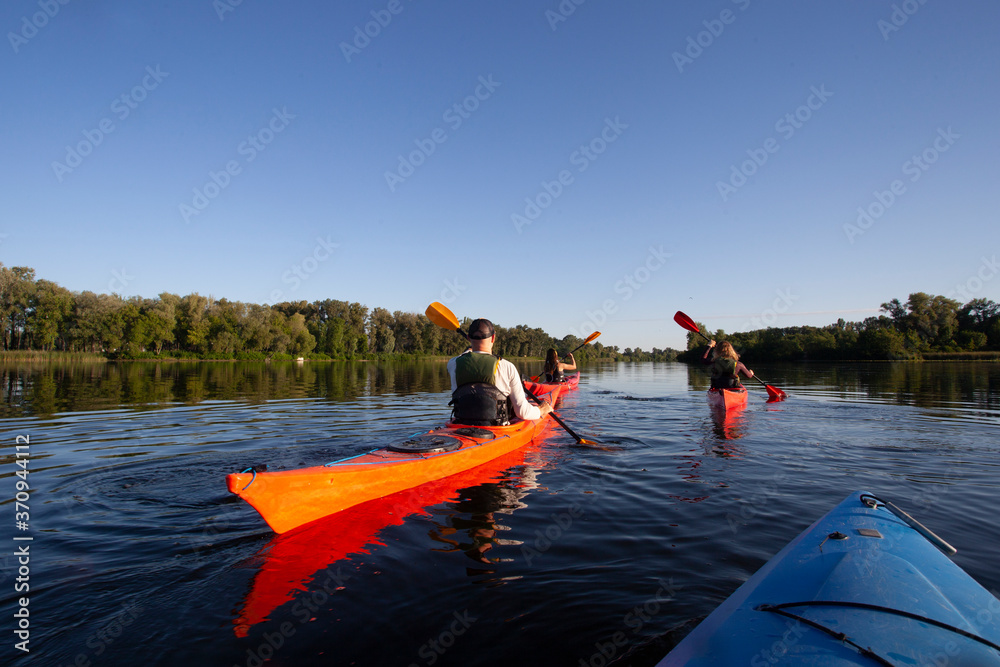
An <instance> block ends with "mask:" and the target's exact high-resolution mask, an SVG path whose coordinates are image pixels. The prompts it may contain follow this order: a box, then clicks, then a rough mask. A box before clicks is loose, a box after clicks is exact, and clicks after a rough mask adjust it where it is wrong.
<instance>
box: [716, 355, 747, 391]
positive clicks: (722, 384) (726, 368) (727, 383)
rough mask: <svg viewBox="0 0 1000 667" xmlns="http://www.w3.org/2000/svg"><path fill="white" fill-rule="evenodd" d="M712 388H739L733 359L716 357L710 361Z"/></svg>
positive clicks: (738, 379)
mask: <svg viewBox="0 0 1000 667" xmlns="http://www.w3.org/2000/svg"><path fill="white" fill-rule="evenodd" d="M712 386H713V387H715V388H717V389H724V388H732V387H739V386H740V378H739V376H738V375H737V374H736V360H735V359H730V358H729V357H716V358H715V359H713V360H712Z"/></svg>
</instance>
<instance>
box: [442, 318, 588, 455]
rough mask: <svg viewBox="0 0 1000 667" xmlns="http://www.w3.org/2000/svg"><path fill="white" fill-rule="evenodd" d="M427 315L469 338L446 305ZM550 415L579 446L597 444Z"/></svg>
mask: <svg viewBox="0 0 1000 667" xmlns="http://www.w3.org/2000/svg"><path fill="white" fill-rule="evenodd" d="M425 314H426V315H427V319H429V320H430V321H431V322H433V323H434V324H436V325H438V326H439V327H441V328H442V329H448V330H449V331H457V332H458V333H460V334H462V336H463V337H465V338H468V335H466V333H465V332H464V331H462V325H461V324H459V323H458V318H457V317H455V313H453V312H451V311H450V310H449V309H448V307H447V306H445V305H444V304H442V303H438V302H437V301H435V302H434V303H432V304H431V305H429V306H427V311H426V313H425ZM593 338H597V336H593ZM524 393H526V394H527V395H528V396H530V397H531V398H533V399H535V402H536V403H538V404H539V405H541V403H542V401H541V400H540V399H539V398H538V397H537V396H535V395H534V394H533V393H531V392H530V391H528V388H527V387H524ZM549 414H550V415H552V418H553V419H555V420H556V422H558V424H559V425H560V426H562V427H563V428H564V429H566V432H567V433H569V434H570V435H571V436H573V439H574V440H576V441H577V442H578V443H579V444H581V445H596V444H597V443H596V442H593V441H592V440H585V439H584V438H581V437H580V436H578V435H577V434H576V433H574V432H573V429H571V428H570V427H569V426H567V425H566V422H564V421H563V420H562V419H561V418H560V417H559V415H557V414H556V413H555V411H554V410H553V411H552V412H550V413H549Z"/></svg>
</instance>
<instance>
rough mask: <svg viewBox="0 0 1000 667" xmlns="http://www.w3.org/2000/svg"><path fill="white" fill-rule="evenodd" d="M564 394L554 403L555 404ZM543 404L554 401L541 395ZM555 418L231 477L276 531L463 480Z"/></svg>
mask: <svg viewBox="0 0 1000 667" xmlns="http://www.w3.org/2000/svg"><path fill="white" fill-rule="evenodd" d="M559 391H560V388H559V386H558V385H553V388H552V389H551V391H547V392H545V393H547V394H548V396H547V398H548V399H549V400H550V401H551V402H552V403H555V401H556V399H557V398H558V397H559ZM536 395H537V396H539V398H546V397H544V396H542V395H541V394H538V393H537V392H536ZM548 422H549V415H544V416H543V417H542V418H541V419H536V420H533V421H518V422H515V423H512V424H510V425H508V426H462V425H461V424H453V423H448V424H446V425H445V426H443V427H441V428H437V429H433V430H431V431H428V432H427V433H421V434H418V435H414V436H410V437H408V438H405V439H403V440H399V441H397V442H394V443H390V444H389V445H387V446H386V447H383V448H381V449H375V450H372V451H370V452H368V453H367V454H359V455H357V456H352V457H350V458H347V459H343V460H341V461H334V462H333V463H327V464H326V465H321V466H313V467H310V468H299V469H297V470H286V471H281V472H254V471H248V472H241V473H233V474H230V475H227V476H226V484H227V486H228V487H229V491H230V493H235V494H236V495H238V496H239V497H241V498H242V499H243V500H245V501H247V502H248V503H250V505H251V506H252V507H253V508H254V509H256V510H257V511H258V512H259V513H260V515H261V516H262V517H263V518H264V521H266V522H267V524H268V525H269V526H270V527H271V529H272V530H274V532H276V533H285V532H287V531H289V530H292V529H293V528H297V527H299V526H302V525H304V524H307V523H310V522H312V521H315V520H316V519H320V518H322V517H325V516H329V515H331V514H333V513H335V512H339V511H341V510H343V509H346V508H348V507H352V506H354V505H358V504H360V503H363V502H366V501H369V500H373V499H375V498H382V497H384V496H388V495H389V494H392V493H397V492H399V491H404V490H406V489H409V488H412V487H414V486H418V485H420V484H424V483H426V482H431V481H434V480H437V479H442V478H444V477H448V476H449V475H455V474H457V473H460V472H463V471H465V470H468V469H469V468H473V467H475V466H478V465H482V464H483V463H486V462H488V461H492V460H493V459H495V458H497V457H499V456H503V455H504V454H507V453H508V452H511V451H514V450H515V449H518V448H520V447H523V446H524V445H526V444H528V443H529V442H531V440H532V439H533V438H534V437H535V436H536V435H537V434H539V433H540V432H541V431H542V430H543V429H544V428H545V427H546V425H547V424H548Z"/></svg>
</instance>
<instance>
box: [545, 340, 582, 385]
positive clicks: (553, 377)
mask: <svg viewBox="0 0 1000 667" xmlns="http://www.w3.org/2000/svg"><path fill="white" fill-rule="evenodd" d="M567 356H568V357H569V363H568V364H567V363H564V362H562V361H559V353H558V352H556V350H555V348H554V347H550V348H549V351H548V352H546V353H545V381H546V382H565V381H566V376H564V375H563V371H575V370H576V359H574V358H573V353H572V352H570V353H569V355H567Z"/></svg>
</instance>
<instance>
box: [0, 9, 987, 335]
mask: <svg viewBox="0 0 1000 667" xmlns="http://www.w3.org/2000/svg"><path fill="white" fill-rule="evenodd" d="M578 2H579V3H580V4H577V3H578ZM997 25H1000V5H997V4H996V3H991V2H958V3H944V2H940V1H936V0H926V1H925V2H924V3H923V4H921V2H920V0H908V1H906V2H881V1H870V0H865V1H861V0H851V1H845V2H837V3H814V2H800V3H791V2H783V3H767V4H765V3H763V2H759V1H758V0H737V1H735V2H734V1H731V0H717V1H714V2H670V3H667V2H643V3H637V2H620V3H612V2H607V1H600V0H586V1H585V2H581V0H563V1H562V2H557V1H555V0H550V1H549V2H526V1H520V0H511V1H508V2H503V3H499V2H498V3H467V2H454V1H447V0H445V1H439V2H426V1H421V0H392V1H390V0H376V1H374V2H371V1H365V2H345V3H321V2H314V1H305V2H298V3H286V4H282V3H276V2H264V1H262V0H244V1H243V2H241V3H240V4H238V5H237V4H234V0H216V1H215V2H212V1H211V0H199V1H188V2H180V3H156V4H154V3H141V2H140V3H136V2H124V1H109V2H79V1H69V2H67V4H60V2H59V0H41V1H39V0H34V1H25V0H16V1H10V2H7V3H5V4H4V5H3V8H2V9H0V27H2V29H3V32H4V34H5V35H6V38H5V42H6V43H5V44H4V45H3V46H2V47H0V72H2V77H3V78H2V80H3V90H4V104H3V105H2V106H0V114H2V124H3V128H4V137H5V141H4V151H3V153H4V155H3V160H2V161H0V183H2V186H0V187H2V188H3V202H4V206H3V211H2V213H0V216H2V217H0V261H2V262H3V263H4V264H5V265H7V266H31V267H33V268H35V269H36V271H37V276H38V277H40V278H46V279H49V280H53V281H55V282H57V283H59V284H61V285H63V286H65V287H67V288H69V289H71V290H76V291H82V290H92V291H97V292H112V291H114V292H117V293H119V294H122V295H124V296H131V295H136V294H138V295H142V296H149V297H152V296H155V295H156V294H159V293H160V292H164V291H169V292H174V293H177V294H181V295H183V294H188V293H191V292H198V293H201V294H211V295H213V296H215V297H217V298H222V297H226V298H229V299H231V300H240V301H250V302H256V303H274V302H275V301H280V300H299V299H306V300H314V299H323V298H336V299H343V300H350V301H358V302H361V303H363V304H365V305H367V306H369V307H376V306H381V307H385V308H388V309H389V310H402V311H410V312H423V310H424V308H425V307H426V306H427V304H428V303H430V302H431V301H443V302H445V303H446V305H448V306H449V307H450V308H451V309H452V310H454V311H455V313H456V314H457V315H459V316H460V317H463V316H470V317H480V316H481V317H489V318H490V319H492V320H493V321H494V322H496V323H497V324H500V325H503V326H513V325H516V324H522V323H523V324H528V325H531V326H539V327H542V328H543V329H545V330H546V331H548V332H549V333H551V334H553V335H555V336H557V337H561V336H563V335H565V334H567V333H577V334H582V335H586V334H588V333H590V332H591V331H592V330H593V329H594V328H595V327H596V328H597V329H600V330H601V331H602V332H604V333H603V336H602V338H601V340H602V342H604V343H605V344H609V345H618V346H619V347H621V348H623V349H624V348H625V347H635V346H639V347H642V348H644V349H650V348H652V347H654V346H655V347H668V346H669V347H682V346H683V345H684V333H685V332H684V331H683V330H682V329H680V328H679V327H678V326H677V325H676V324H674V323H673V321H672V316H673V314H674V312H675V311H677V310H683V311H685V312H686V313H688V314H689V315H690V316H692V317H694V318H695V319H697V320H699V321H703V322H705V323H706V325H708V326H709V327H712V328H723V329H726V330H728V331H734V330H741V329H746V328H757V327H758V326H766V325H768V324H771V325H774V326H793V325H802V324H814V325H823V324H828V323H831V322H834V321H836V320H837V318H838V317H844V318H845V319H848V320H856V319H863V318H864V317H867V316H869V315H873V314H877V311H878V307H879V304H881V303H882V302H884V301H888V300H890V299H892V298H900V299H903V300H905V298H906V296H907V295H908V294H909V293H911V292H916V291H924V292H928V293H933V294H946V295H948V294H950V295H952V296H953V298H956V299H957V300H959V301H961V302H963V303H964V302H966V301H968V299H969V298H974V297H983V298H989V299H993V300H995V301H1000V276H997V275H995V274H997V273H998V272H1000V269H998V268H997V266H996V264H995V258H996V254H997V251H998V250H1000V248H998V247H997V246H998V245H1000V243H998V241H1000V234H998V232H997V219H998V216H997V209H998V195H997V192H998V191H1000V189H998V188H997V186H996V183H997V181H998V180H1000V178H998V177H1000V161H998V160H997V158H996V156H997V155H998V154H1000V133H998V132H997V130H996V114H997V112H996V109H997V102H998V97H1000V96H998V89H1000V77H997V72H998V71H1000V57H998V56H1000V44H998V42H997V40H996V34H995V33H996V26H997ZM366 33H367V34H366Z"/></svg>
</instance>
